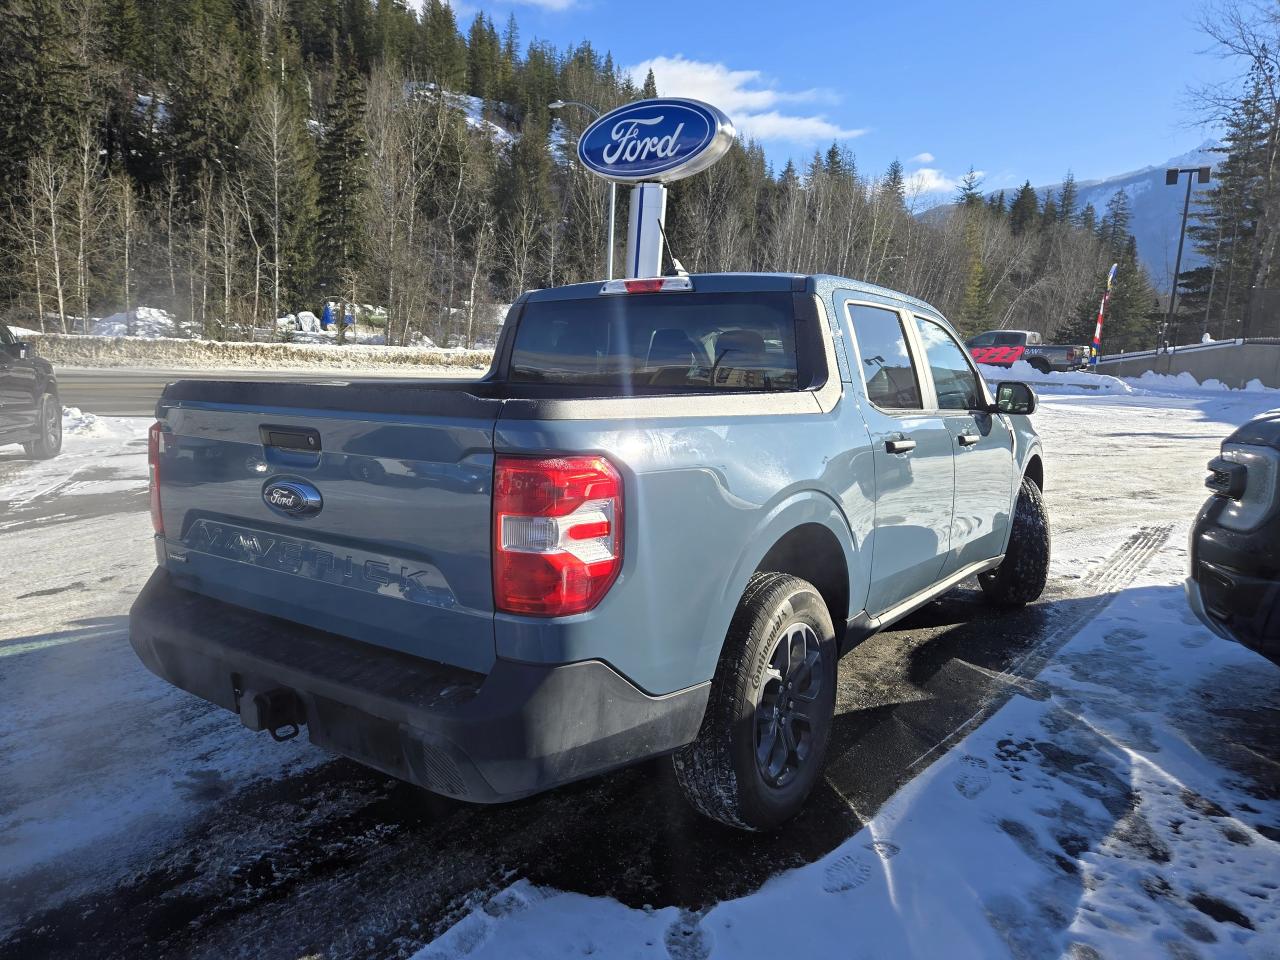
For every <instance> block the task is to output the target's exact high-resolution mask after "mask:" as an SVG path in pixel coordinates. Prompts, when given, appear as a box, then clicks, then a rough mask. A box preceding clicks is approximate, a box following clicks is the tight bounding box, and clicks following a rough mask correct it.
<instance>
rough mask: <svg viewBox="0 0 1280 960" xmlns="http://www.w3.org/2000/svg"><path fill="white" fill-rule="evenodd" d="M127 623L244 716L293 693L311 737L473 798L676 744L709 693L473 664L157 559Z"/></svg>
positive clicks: (578, 668)
mask: <svg viewBox="0 0 1280 960" xmlns="http://www.w3.org/2000/svg"><path fill="white" fill-rule="evenodd" d="M129 627H130V642H131V643H132V644H133V648H134V650H135V651H136V652H137V654H138V656H139V658H140V659H141V660H142V662H143V663H144V664H145V665H146V667H147V668H148V669H149V670H151V671H152V672H153V673H155V674H157V675H158V676H160V677H161V678H163V679H165V680H167V681H168V682H170V683H172V684H174V685H175V686H177V687H180V688H181V689H183V690H186V691H188V692H190V693H194V694H195V695H196V696H199V697H202V698H204V699H205V700H208V701H210V702H211V703H215V704H217V705H219V706H222V707H225V708H227V709H228V710H232V711H234V712H237V713H239V714H241V716H242V717H246V718H247V717H252V716H254V712H253V711H252V710H251V709H249V708H248V707H247V706H246V704H247V703H250V702H252V701H253V699H254V695H255V694H266V693H268V692H274V691H280V690H284V691H288V692H289V693H291V694H293V695H294V696H296V697H297V700H298V702H300V704H301V709H302V712H303V713H304V715H305V723H306V726H307V730H308V733H309V736H310V738H311V741H312V742H313V743H315V744H317V745H318V746H321V747H324V748H325V749H328V750H331V751H333V752H335V753H339V754H342V755H344V756H347V757H350V758H352V759H353V760H357V761H359V762H360V763H363V764H365V765H367V766H370V767H373V768H375V769H378V770H381V771H383V772H385V773H387V774H390V775H391V776H394V777H398V778H400V779H402V780H407V781H409V782H411V783H415V784H418V785H419V786H423V787H426V788H427V789H429V790H432V791H435V792H437V793H441V794H445V795H447V796H451V797H457V798H459V799H462V800H469V801H472V802H478V803H496V802H501V801H506V800H514V799H517V798H519V797H523V796H527V795H529V794H532V793H537V792H539V791H542V790H547V789H550V788H551V787H555V786H558V785H560V784H563V783H568V782H570V781H573V780H579V779H582V778H584V777H589V776H593V775H595V774H599V773H603V772H605V771H607V770H611V769H615V768H617V767H622V766H626V765H628V764H630V763H634V762H636V761H638V760H643V759H646V758H648V757H653V756H659V755H661V754H664V753H670V752H671V751H673V750H675V749H677V748H679V747H681V746H683V745H684V744H686V743H688V742H690V741H691V740H693V738H694V737H695V736H696V735H697V732H698V728H699V726H700V725H701V723H702V715H703V711H704V709H705V707H706V702H707V696H708V694H709V691H710V685H709V684H705V683H704V684H700V685H698V686H696V687H691V688H689V689H687V690H682V691H678V692H676V693H673V694H668V695H666V696H662V697H650V696H648V695H647V694H645V693H644V692H643V691H641V690H639V689H638V688H636V687H635V686H634V685H633V684H631V683H630V682H628V681H627V680H626V679H625V678H624V677H622V676H621V675H620V674H618V673H617V672H616V671H614V670H613V669H612V668H610V667H609V666H608V665H607V664H605V663H602V662H600V661H583V662H579V663H570V664H560V665H544V664H528V663H518V662H515V661H511V660H502V659H499V660H498V661H496V663H495V665H494V667H493V670H492V671H491V672H490V673H489V674H488V675H484V674H478V673H473V672H470V671H466V670H461V669H458V668H455V667H449V666H444V665H442V664H437V663H433V662H431V661H427V660H423V659H421V658H419V657H415V656H412V655H409V654H404V653H400V652H397V651H394V650H387V649H384V648H381V647H375V646H371V645H369V644H364V643H360V642H358V641H355V640H351V639H348V638H346V637H340V636H337V635H335V634H331V633H326V632H324V631H321V630H316V629H313V628H311V627H306V626H302V625H300V624H297V623H293V622H291V621H287V620H280V619H276V618H274V617H269V616H266V615H264V614H261V613H256V612H254V611H251V610H247V609H245V608H243V607H238V606H235V605H232V604H229V603H225V602H223V601H220V600H215V599H213V598H211V597H207V596H203V595H201V594H197V593H192V592H190V591H187V590H183V589H180V588H178V587H175V586H174V585H173V584H172V583H171V581H170V578H169V575H168V574H167V573H166V572H165V571H164V570H157V571H156V572H155V573H154V574H153V575H152V577H151V579H150V580H149V581H148V582H147V585H146V586H145V587H144V588H143V591H142V593H141V594H140V595H139V597H138V599H137V601H136V602H135V603H134V605H133V609H132V611H131V612H130V616H129ZM246 722H247V723H249V722H251V721H250V720H246Z"/></svg>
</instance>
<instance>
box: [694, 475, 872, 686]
mask: <svg viewBox="0 0 1280 960" xmlns="http://www.w3.org/2000/svg"><path fill="white" fill-rule="evenodd" d="M807 551H813V556H809V555H807ZM816 558H821V560H822V561H823V562H826V563H828V564H831V565H834V566H836V572H832V571H831V570H821V569H819V568H818V567H817V565H816V564H815V562H814V560H815V559H816ZM837 560H838V561H839V562H838V565H837V564H836V561H837ZM766 562H767V563H768V564H769V565H768V566H766ZM773 564H778V565H779V566H777V567H775V566H773ZM762 570H774V571H775V572H778V573H789V574H791V575H792V576H797V577H800V578H801V579H804V580H809V582H810V583H813V585H814V586H815V587H817V588H818V591H819V593H821V594H822V598H823V600H824V601H825V602H826V603H827V611H828V613H830V614H831V620H832V623H833V624H834V625H835V627H836V631H837V633H839V634H841V635H843V631H844V629H845V626H846V624H847V623H848V620H849V618H850V617H852V616H853V615H854V614H856V613H858V612H859V611H861V610H862V607H863V604H864V603H865V601H866V597H867V589H868V586H869V584H870V570H869V569H866V567H865V564H864V563H863V558H862V554H861V552H860V550H859V543H858V541H857V540H856V539H855V535H854V533H853V531H851V529H850V527H849V522H848V520H847V519H846V517H845V514H844V512H843V511H842V510H841V508H840V505H839V504H838V503H837V502H836V501H835V500H834V499H833V498H832V497H830V496H829V495H827V494H826V493H823V492H821V491H817V490H805V491H800V492H797V493H793V494H792V495H791V496H789V497H787V498H786V499H785V500H783V501H781V502H779V503H778V504H777V505H776V506H774V507H773V508H772V509H771V510H769V512H768V514H767V515H766V516H765V518H764V519H763V520H762V522H761V523H760V524H759V525H758V526H757V528H756V530H755V532H754V533H753V534H752V536H751V537H750V538H749V540H748V549H747V550H746V551H744V553H743V555H742V556H741V557H739V559H738V562H737V563H736V565H735V566H734V568H733V571H732V573H731V574H730V576H729V577H728V578H727V580H726V581H725V585H724V588H723V594H722V597H721V603H720V610H719V611H718V613H717V615H715V616H714V617H713V618H711V619H710V620H709V622H708V624H707V630H708V634H709V637H714V638H715V640H714V647H715V658H713V659H712V661H711V663H712V666H713V667H714V663H715V660H717V659H718V658H719V656H720V651H721V650H722V648H723V646H724V638H725V636H726V635H727V633H728V631H729V624H730V622H731V621H732V620H733V615H734V612H735V611H736V610H737V608H738V602H739V600H741V598H742V595H743V592H744V591H745V590H746V587H747V583H748V582H749V581H750V579H751V577H752V575H753V574H755V573H757V572H759V571H762ZM814 577H816V578H817V579H816V580H815V579H812V578H814ZM833 604H835V605H836V608H833V606H832V605H833Z"/></svg>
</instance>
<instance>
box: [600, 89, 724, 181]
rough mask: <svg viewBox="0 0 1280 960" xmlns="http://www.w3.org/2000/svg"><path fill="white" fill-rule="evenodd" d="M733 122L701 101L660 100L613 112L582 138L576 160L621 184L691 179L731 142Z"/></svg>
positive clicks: (634, 104)
mask: <svg viewBox="0 0 1280 960" xmlns="http://www.w3.org/2000/svg"><path fill="white" fill-rule="evenodd" d="M733 137H734V129H733V122H732V121H731V120H730V119H729V118H728V117H726V116H725V115H724V114H723V113H721V112H720V111H719V110H717V109H716V108H715V107H713V106H711V104H709V103H703V102H702V101H701V100H685V99H682V98H679V97H660V98H657V99H653V100H638V101H636V102H635V103H628V104H627V105H626V106H623V107H619V108H618V109H617V110H610V111H609V112H608V113H606V114H604V116H602V117H600V118H599V119H597V120H596V121H595V123H593V124H591V126H589V127H587V129H586V130H584V131H583V133H582V138H581V139H580V140H578V159H579V160H580V161H581V162H582V165H583V166H585V167H586V168H587V169H588V170H590V171H591V172H592V173H595V174H598V175H600V176H602V177H604V178H605V179H606V180H617V181H619V182H621V183H638V182H641V181H656V182H659V183H663V182H666V181H669V180H679V179H681V178H682V177H691V176H693V175H694V174H695V173H699V172H700V171H702V170H705V169H707V167H709V166H711V164H713V163H715V162H716V161H717V160H719V159H720V158H721V157H722V156H724V154H725V151H726V150H728V149H729V145H730V144H731V143H733Z"/></svg>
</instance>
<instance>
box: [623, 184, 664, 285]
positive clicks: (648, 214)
mask: <svg viewBox="0 0 1280 960" xmlns="http://www.w3.org/2000/svg"><path fill="white" fill-rule="evenodd" d="M666 219H667V188H666V187H664V186H663V185H662V184H660V183H637V184H636V185H635V186H634V187H632V188H631V210H630V213H629V215H628V218H627V264H626V270H625V271H623V276H625V277H627V278H628V279H631V278H633V277H660V276H662V231H663V228H664V227H665V225H666Z"/></svg>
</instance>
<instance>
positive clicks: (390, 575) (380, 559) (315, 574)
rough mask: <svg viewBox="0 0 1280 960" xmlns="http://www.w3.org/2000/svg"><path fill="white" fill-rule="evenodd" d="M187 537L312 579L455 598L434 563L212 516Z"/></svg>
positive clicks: (415, 596)
mask: <svg viewBox="0 0 1280 960" xmlns="http://www.w3.org/2000/svg"><path fill="white" fill-rule="evenodd" d="M184 542H185V543H186V545H187V546H188V547H190V548H191V549H193V550H196V551H199V552H200V553H207V554H211V555H213V556H215V557H222V558H224V559H226V560H237V561H239V562H241V563H251V564H253V565H254V566H258V567H264V568H267V569H270V570H277V571H279V572H281V573H288V574H292V575H293V576H296V577H305V578H306V579H308V580H320V581H323V582H325V583H332V584H334V585H336V586H342V587H349V588H351V589H353V590H363V591H365V592H367V593H378V594H381V595H383V596H389V597H398V598H400V599H403V600H409V601H411V602H413V603H422V604H427V605H428V606H433V607H451V606H454V605H455V604H456V603H457V599H456V598H455V597H454V595H453V591H452V590H450V589H449V584H448V583H447V582H446V581H445V579H444V576H443V575H442V574H441V573H440V570H439V569H438V568H437V567H435V566H434V565H433V564H430V563H423V562H421V561H407V560H399V559H397V558H395V557H388V556H386V555H385V554H374V553H367V552H365V551H360V550H342V551H341V552H334V551H333V550H327V549H324V548H322V547H317V546H315V545H314V544H311V543H307V542H305V541H298V540H291V539H287V538H284V537H279V536H276V535H275V534H271V533H263V532H261V531H258V530H249V529H247V528H244V527H237V526H235V525H233V524H229V523H217V522H215V521H212V520H197V521H196V522H195V523H193V524H192V525H191V529H190V531H188V533H187V536H186V538H185V540H184Z"/></svg>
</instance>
